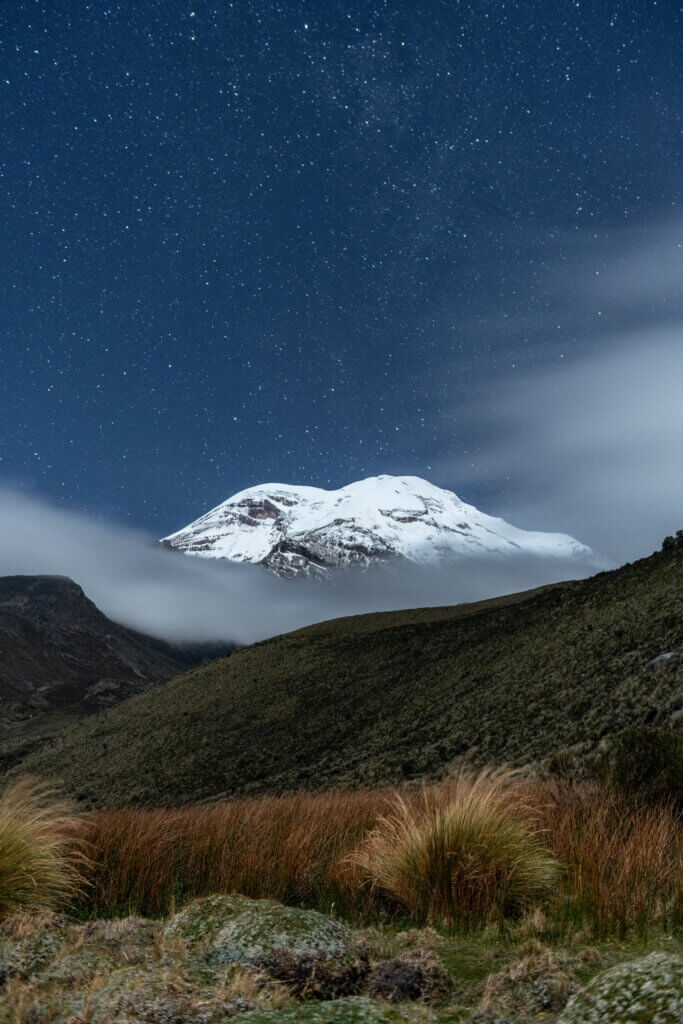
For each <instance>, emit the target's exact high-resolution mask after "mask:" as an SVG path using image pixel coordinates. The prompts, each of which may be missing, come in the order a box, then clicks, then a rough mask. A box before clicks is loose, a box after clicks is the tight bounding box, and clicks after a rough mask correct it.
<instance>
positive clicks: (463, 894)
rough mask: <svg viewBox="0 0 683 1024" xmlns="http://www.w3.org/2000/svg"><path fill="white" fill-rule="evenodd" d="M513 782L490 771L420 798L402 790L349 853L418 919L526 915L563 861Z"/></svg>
mask: <svg viewBox="0 0 683 1024" xmlns="http://www.w3.org/2000/svg"><path fill="white" fill-rule="evenodd" d="M515 781H516V779H515V776H514V775H513V774H511V773H509V772H501V771H498V772H492V771H488V770H485V771H482V772H480V773H479V774H477V775H472V774H461V775H460V776H459V777H458V778H457V779H456V780H454V781H452V782H451V783H449V784H448V785H447V786H446V787H444V789H443V790H442V791H441V792H438V793H434V792H431V793H430V792H429V791H425V793H424V794H423V795H422V797H421V798H420V799H418V800H417V801H415V800H413V801H412V802H410V803H409V802H408V801H406V799H405V798H403V797H401V796H396V797H395V798H394V801H393V807H392V810H391V812H390V813H389V814H386V815H382V817H380V818H379V820H378V822H377V824H376V825H375V827H374V828H373V829H372V831H371V832H370V833H369V835H368V836H367V838H366V839H365V840H364V841H363V842H362V843H361V845H360V846H359V847H358V848H357V849H356V850H355V851H353V853H351V854H350V855H349V857H348V863H349V865H350V867H351V868H352V870H355V872H356V874H357V878H358V881H359V882H360V884H361V885H369V887H370V890H371V894H372V895H373V896H374V897H376V898H377V897H379V898H380V900H382V901H387V902H388V903H389V905H390V906H391V905H393V906H394V907H398V908H400V909H401V910H403V911H404V912H405V913H407V914H408V915H409V917H410V918H411V919H412V920H414V921H416V922H418V923H424V922H428V923H437V924H445V925H448V926H454V925H460V926H463V925H469V924H472V923H483V922H485V921H489V920H491V919H497V920H502V919H504V918H508V917H514V918H518V917H520V916H521V914H522V913H523V912H524V911H525V910H527V909H529V908H530V907H532V906H533V905H534V904H536V903H538V902H539V901H541V900H543V899H545V898H546V897H547V896H548V894H549V893H550V891H551V890H552V888H553V885H554V883H555V882H556V881H557V878H558V876H559V865H558V863H557V861H556V860H555V859H554V858H553V857H552V856H551V854H550V853H549V852H548V850H547V849H546V848H545V846H544V842H543V839H542V836H541V833H539V832H538V831H537V830H535V829H534V827H533V824H532V823H531V822H530V820H529V819H528V818H525V817H524V815H523V814H521V813H519V812H520V806H519V803H518V800H517V796H518V794H517V793H516V792H515ZM515 811H516V812H517V813H515Z"/></svg>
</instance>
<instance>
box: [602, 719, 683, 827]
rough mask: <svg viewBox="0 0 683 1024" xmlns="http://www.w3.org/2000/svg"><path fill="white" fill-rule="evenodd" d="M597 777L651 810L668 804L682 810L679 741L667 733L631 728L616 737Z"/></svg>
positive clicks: (682, 755) (682, 761)
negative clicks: (653, 806) (652, 807)
mask: <svg viewBox="0 0 683 1024" xmlns="http://www.w3.org/2000/svg"><path fill="white" fill-rule="evenodd" d="M600 771H601V773H602V774H603V775H604V777H605V778H606V780H607V781H608V782H610V783H611V784H612V785H614V786H616V787H618V788H619V789H620V790H622V791H623V792H624V793H625V794H626V795H627V796H629V797H634V798H635V799H637V800H639V801H640V802H641V803H644V804H647V805H649V806H652V805H654V804H658V803H664V802H672V803H674V804H675V805H677V807H678V809H679V810H683V740H682V739H681V736H680V734H679V733H676V732H672V731H670V730H667V729H653V728H648V727H647V726H633V727H632V728H630V729H625V730H624V731H623V732H622V733H620V734H619V735H618V736H617V737H616V738H615V740H614V741H613V743H612V746H611V749H610V750H609V751H608V753H607V755H606V758H605V762H604V763H603V765H602V767H601V769H600Z"/></svg>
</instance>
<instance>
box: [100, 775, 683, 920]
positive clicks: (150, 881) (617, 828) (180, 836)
mask: <svg viewBox="0 0 683 1024" xmlns="http://www.w3.org/2000/svg"><path fill="white" fill-rule="evenodd" d="M463 785H464V783H463V781H462V780H460V781H459V782H458V781H455V782H454V781H451V782H445V783H443V784H440V785H437V786H433V787H430V788H428V789H426V790H411V789H406V790H403V791H402V792H401V793H400V801H401V803H400V804H397V793H396V791H390V790H369V791H361V792H341V791H330V792H321V793H314V794H311V793H296V794H293V795H291V796H283V797H264V798H255V799H243V800H236V801H233V802H229V803H220V804H211V805H201V806H189V807H183V808H179V809H176V810H151V811H150V810H134V809H131V810H119V811H102V812H97V813H95V814H93V815H91V816H89V817H88V818H87V819H86V821H85V824H84V826H83V829H84V838H85V839H87V842H88V844H89V849H88V853H89V858H90V860H91V861H92V867H91V869H90V870H89V873H88V879H89V882H90V883H91V884H90V886H89V888H88V890H87V891H86V893H85V896H84V898H83V900H82V905H81V909H82V912H83V913H86V914H88V915H95V916H108V915H114V914H120V913H141V914H145V915H160V914H165V913H168V911H169V910H171V909H172V908H173V907H174V906H176V905H180V904H181V903H183V902H185V901H186V900H188V899H190V898H192V897H194V896H198V895H204V894H208V893H210V892H238V893H242V894H244V895H247V896H251V897H255V898H260V897H271V898H274V899H278V900H281V901H283V902H285V903H292V904H301V905H307V906H313V907H316V908H318V909H320V910H323V911H327V912H329V911H331V910H332V911H333V912H338V913H340V914H342V915H345V916H348V917H350V918H352V919H354V920H356V921H360V922H365V923H371V922H372V921H373V920H376V919H378V918H386V917H387V916H390V915H391V914H392V913H393V914H394V916H396V917H397V918H398V919H404V920H406V921H407V922H409V921H411V920H412V921H413V922H416V923H417V922H420V921H421V920H423V919H424V916H425V915H424V912H423V910H418V906H421V907H424V899H423V898H422V897H421V902H420V903H413V902H412V901H408V900H406V901H400V900H399V901H398V904H399V905H398V906H397V905H396V904H395V903H393V904H392V901H390V900H389V901H388V900H387V898H386V891H384V892H383V891H382V888H381V886H378V885H375V886H374V888H373V887H372V886H368V885H363V884H361V883H362V881H363V878H362V877H359V876H358V874H357V872H356V871H354V870H350V860H351V861H353V862H355V863H359V857H360V860H361V861H362V858H363V856H364V855H363V854H362V853H359V851H363V850H366V851H367V849H368V846H367V844H368V842H373V841H375V842H376V841H377V840H376V838H375V840H372V839H371V837H372V836H373V835H374V836H375V837H377V836H378V835H379V833H378V832H377V829H382V828H383V829H384V830H385V832H386V830H387V828H389V831H388V832H386V834H387V835H389V834H390V833H391V828H394V829H395V830H398V831H399V832H400V829H401V828H402V827H404V826H405V827H406V828H407V826H408V825H409V824H410V823H411V822H418V823H422V825H421V827H423V825H424V823H425V822H426V821H431V822H432V825H433V824H434V823H435V822H437V821H440V822H441V823H442V824H443V823H445V822H446V820H447V819H448V814H447V813H446V810H447V808H449V807H452V806H453V805H454V803H456V804H457V799H458V787H460V789H461V790H462V786H463ZM503 788H504V791H505V794H504V805H505V807H504V809H505V815H506V820H509V821H510V822H512V825H511V826H510V830H509V842H510V844H512V843H514V842H522V841H523V842H527V840H528V837H531V841H532V842H533V843H535V844H536V845H537V846H538V847H539V848H545V849H546V850H547V851H549V853H550V854H551V855H552V858H554V859H555V860H557V861H558V862H559V864H560V866H561V870H560V877H559V879H558V881H557V883H556V885H555V887H554V889H553V891H552V893H551V894H550V897H549V900H548V901H547V902H546V907H545V920H546V921H547V922H548V930H557V931H567V930H571V929H584V928H589V929H590V930H592V931H593V932H595V933H596V934H613V933H617V934H618V933H624V932H625V931H627V930H629V929H631V928H634V929H636V930H638V931H643V930H645V928H647V927H650V926H655V925H656V926H661V927H675V926H677V925H680V924H681V921H682V919H683V915H682V905H681V896H682V886H683V872H682V852H681V823H680V819H678V818H677V817H676V815H675V813H674V811H673V810H672V809H670V808H667V807H660V808H654V809H653V808H650V809H646V808H641V807H637V806H635V805H631V804H629V803H628V802H627V801H626V800H625V799H624V798H623V797H621V796H619V795H618V794H617V793H616V792H614V791H612V790H609V789H607V788H605V787H602V786H593V785H578V784H572V783H564V782H556V781H550V782H543V781H534V782H524V781H521V780H515V779H508V780H507V782H506V784H505V786H504V787H503ZM481 795H482V794H481V792H480V794H479V796H480V797H481ZM461 796H462V792H461ZM490 799H491V800H492V804H491V806H493V805H495V799H494V798H493V797H491V798H490ZM398 807H400V808H403V810H400V811H397V808H398ZM402 815H403V818H402V817H401V816H402ZM392 818H393V820H394V824H393V825H392V826H391V827H388V826H387V825H386V824H382V822H385V823H386V822H387V821H388V822H391V821H392ZM440 827H441V826H440ZM373 830H375V831H374V832H373ZM437 832H438V828H437ZM394 838H395V837H394ZM448 845H449V844H448V843H446V846H448ZM444 848H445V847H444ZM391 852H392V850H391V843H388V844H387V845H385V854H386V857H387V858H390V856H391ZM518 852H519V851H518ZM543 856H545V854H543ZM367 877H368V876H367V875H366V876H365V878H367ZM498 877H499V876H498V875H496V874H495V872H494V874H493V875H491V874H490V873H489V878H490V879H493V878H498ZM500 877H504V876H500ZM546 881H547V878H545V876H544V879H543V885H541V886H540V888H539V889H538V893H537V895H539V896H540V895H541V893H542V891H543V890H544V889H545V888H546V886H545V883H546ZM499 882H500V879H499V881H498V882H496V884H499ZM532 888H533V887H532ZM439 898H440V899H441V900H442V901H443V899H444V898H445V897H444V896H443V895H442V896H441V897H439ZM451 898H452V899H454V900H456V901H459V900H463V901H464V902H463V904H462V906H463V908H464V907H466V906H469V907H470V910H469V911H467V912H464V913H463V915H460V916H462V917H464V918H468V916H470V915H471V916H475V917H476V916H477V914H476V913H473V911H472V907H473V905H472V903H471V899H472V894H471V892H470V893H469V895H468V892H467V891H466V890H465V891H455V890H454V891H453V893H452V894H451ZM497 899H498V897H497V896H496V894H495V893H492V894H490V895H489V897H487V900H488V905H489V906H496V905H500V900H499V899H498V904H497V903H496V900H497ZM468 900H470V903H468V902H467V901H468ZM528 902H529V901H528V900H527V899H523V900H522V903H523V904H524V905H526V904H527V903H528ZM532 902H533V901H532ZM427 916H429V915H427ZM436 916H439V915H436ZM446 916H448V915H446ZM451 916H452V918H453V920H455V919H457V918H458V916H459V914H458V911H457V908H456V911H455V912H454V913H453V914H452V915H451ZM479 916H481V915H479Z"/></svg>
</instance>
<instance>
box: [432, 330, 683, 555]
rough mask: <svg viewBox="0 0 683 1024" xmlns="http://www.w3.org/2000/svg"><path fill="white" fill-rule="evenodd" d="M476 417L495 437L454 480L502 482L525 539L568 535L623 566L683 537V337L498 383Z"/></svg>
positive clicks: (634, 342)
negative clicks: (676, 533) (539, 532)
mask: <svg viewBox="0 0 683 1024" xmlns="http://www.w3.org/2000/svg"><path fill="white" fill-rule="evenodd" d="M472 415H473V417H474V418H476V420H477V421H478V423H479V425H480V428H481V433H482V436H485V437H486V440H485V441H484V442H483V443H482V445H481V450H480V452H479V454H478V459H477V466H476V467H473V466H472V465H471V463H467V464H465V463H464V462H463V463H459V462H458V461H457V460H456V461H455V462H454V463H452V464H451V465H450V467H449V469H450V472H451V474H453V475H457V477H458V479H460V480H463V481H464V482H465V484H466V486H472V487H476V486H477V484H480V483H482V482H484V480H485V481H486V483H487V484H488V485H491V482H492V481H496V480H497V481H498V486H499V489H500V490H501V491H506V492H507V493H508V495H509V498H508V503H507V504H506V506H505V510H504V512H505V514H506V515H507V516H508V517H509V518H511V519H512V520H513V521H515V522H518V523H519V524H520V525H522V526H524V527H525V528H532V527H533V528H537V529H559V530H565V531H567V532H569V533H572V534H573V535H575V536H577V537H578V538H579V539H580V540H582V541H584V542H585V543H587V544H589V545H590V546H591V547H593V548H595V549H596V550H598V551H600V552H603V553H604V554H606V555H607V556H608V557H611V558H613V559H615V560H616V561H618V562H623V561H627V560H631V559H633V558H637V557H640V556H641V555H644V554H648V553H649V552H650V551H652V550H654V549H655V548H657V547H659V545H660V543H661V540H662V538H663V536H664V535H665V534H667V533H670V532H672V531H673V530H675V529H680V528H681V527H682V526H683V473H682V472H681V466H683V328H682V327H681V326H669V327H659V328H653V329H651V330H647V331H640V332H638V333H635V334H632V335H627V336H624V335H619V336H618V337H616V338H612V339H610V341H608V342H607V343H606V344H605V345H604V346H603V347H601V348H600V349H599V350H598V351H596V352H593V353H592V354H589V355H584V356H583V357H581V358H577V359H574V360H573V361H570V360H567V361H566V362H565V361H561V362H560V363H559V364H556V365H555V366H554V367H552V368H546V369H543V370H538V371H536V372H527V373H526V374H524V376H523V377H521V378H516V379H510V380H507V381H502V382H498V384H497V385H496V387H495V395H494V396H493V397H491V395H490V394H489V395H488V396H484V395H482V396H480V401H479V402H478V404H477V410H476V412H473V413H472ZM443 471H444V467H442V472H443Z"/></svg>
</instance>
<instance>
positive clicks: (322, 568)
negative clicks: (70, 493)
mask: <svg viewBox="0 0 683 1024" xmlns="http://www.w3.org/2000/svg"><path fill="white" fill-rule="evenodd" d="M162 544H164V545H165V546H166V547H169V548H174V549H177V550H179V551H182V552H184V553H185V554H188V555H195V556H197V557H201V558H212V559H214V558H215V559H227V560H230V561H233V562H248V563H253V564H259V565H263V566H265V568H267V569H269V570H270V571H271V572H273V573H275V574H277V575H278V576H289V577H295V576H320V577H329V576H330V575H332V574H333V571H334V570H335V569H340V568H350V567H357V568H361V569H365V568H369V567H371V566H374V565H380V564H381V565H387V566H390V565H391V564H392V563H394V564H395V563H401V562H402V563H404V564H405V563H411V562H412V563H416V564H419V565H422V566H427V567H428V566H431V565H434V566H437V565H438V566H440V567H441V566H443V565H444V564H448V563H449V562H452V561H457V560H462V559H467V558H470V557H472V556H479V557H480V558H481V557H482V556H484V557H487V558H488V557H490V558H491V559H493V560H497V559H503V560H507V559H514V558H515V557H518V556H520V555H526V556H533V557H534V558H538V559H543V560H545V559H551V560H563V561H570V562H574V561H576V562H577V563H580V564H581V565H582V566H585V567H587V568H593V569H600V568H605V567H606V566H605V564H604V563H603V562H602V560H601V559H600V558H599V557H598V556H597V555H596V554H595V552H594V551H593V550H592V549H591V548H589V547H587V546H586V545H585V544H581V543H580V542H579V541H578V540H576V539H575V538H574V537H570V536H568V535H567V534H563V533H544V532H538V531H529V530H521V529H518V528H517V527H515V526H511V525H510V524H509V523H507V522H505V520H503V519H497V518H495V517H493V516H489V515H486V514H485V513H483V512H480V511H479V509H477V508H475V507H474V506H473V505H468V504H466V503H465V502H463V501H461V499H460V498H459V497H458V496H457V495H456V494H454V493H453V492H452V491H448V490H444V489H442V488H440V487H436V486H435V485H434V484H431V483H429V482H428V481H427V480H423V479H421V478H420V477H415V476H387V475H383V476H376V477H368V478H367V479H365V480H358V481H356V482H355V483H351V484H348V485H347V486H346V487H341V488H339V489H338V490H330V491H328V490H324V489H323V488H319V487H305V486H294V485H291V484H261V485H259V486H256V487H249V488H247V489H246V490H243V491H240V492H239V493H237V494H234V495H233V496H232V497H231V498H228V499H227V500H226V501H224V502H222V503H221V504H220V505H217V506H216V507H215V508H213V509H211V511H209V512H206V513H205V514H204V515H203V516H200V518H199V519H196V520H195V521H194V522H192V523H190V524H189V525H188V526H185V527H183V529H181V530H178V531H176V532H175V533H172V534H170V535H169V536H167V537H164V538H163V540H162Z"/></svg>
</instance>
